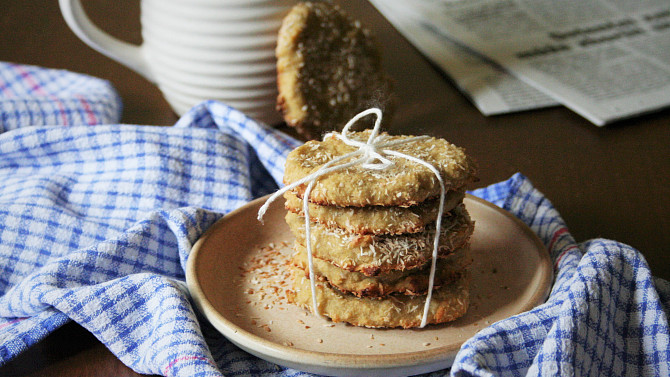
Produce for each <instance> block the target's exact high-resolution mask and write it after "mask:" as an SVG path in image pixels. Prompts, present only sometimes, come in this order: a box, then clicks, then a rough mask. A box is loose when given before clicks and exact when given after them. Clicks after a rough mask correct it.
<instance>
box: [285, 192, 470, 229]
mask: <svg viewBox="0 0 670 377" xmlns="http://www.w3.org/2000/svg"><path fill="white" fill-rule="evenodd" d="M464 196H465V189H459V190H450V191H449V192H447V196H446V198H445V202H444V213H447V212H449V211H451V210H452V209H453V208H454V207H456V206H457V205H458V204H459V203H461V202H462V201H463V197H464ZM284 198H285V199H286V209H287V210H289V211H291V212H293V213H295V214H297V215H300V216H303V211H302V206H303V200H302V199H301V198H299V197H298V196H297V195H296V194H295V193H294V192H291V191H288V192H286V193H285V194H284ZM439 202H440V201H439V199H429V200H426V201H424V202H422V203H419V204H417V205H413V206H410V207H389V206H368V207H340V206H324V205H319V204H315V203H309V217H310V219H312V220H313V221H315V222H318V223H320V224H323V225H325V226H327V227H329V228H340V229H343V230H345V231H347V232H349V233H359V234H402V233H417V232H421V231H423V230H424V229H425V227H426V225H428V224H429V223H433V222H435V220H437V215H438V212H439V210H438V207H439Z"/></svg>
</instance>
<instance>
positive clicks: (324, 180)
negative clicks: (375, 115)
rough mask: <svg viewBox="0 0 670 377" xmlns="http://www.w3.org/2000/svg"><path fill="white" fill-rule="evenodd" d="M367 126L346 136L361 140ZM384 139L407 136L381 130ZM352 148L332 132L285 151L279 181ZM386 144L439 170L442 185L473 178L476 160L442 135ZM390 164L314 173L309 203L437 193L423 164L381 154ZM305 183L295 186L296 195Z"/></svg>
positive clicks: (403, 202) (421, 197) (382, 200)
mask: <svg viewBox="0 0 670 377" xmlns="http://www.w3.org/2000/svg"><path fill="white" fill-rule="evenodd" d="M370 132H371V131H370V130H366V131H362V132H352V133H350V134H349V137H350V139H353V140H357V141H361V142H365V141H367V139H368V138H369V136H370ZM382 135H384V137H385V138H386V141H397V140H405V139H408V138H410V137H411V136H390V135H387V134H382ZM357 149H358V148H356V147H353V146H350V145H347V144H345V143H344V142H343V141H342V140H340V139H339V138H337V137H335V136H330V137H328V138H326V139H325V140H324V141H310V142H307V143H305V144H303V145H302V146H300V147H298V148H296V149H294V150H293V151H291V152H290V153H289V155H288V157H287V160H286V169H285V172H284V183H286V184H291V183H293V182H297V181H299V180H300V179H302V178H304V177H306V176H308V175H309V174H311V173H314V172H316V171H317V170H318V169H320V168H322V167H323V165H324V164H326V163H327V162H329V161H331V160H333V159H334V158H336V157H338V156H343V155H346V154H348V153H350V152H353V151H355V150H357ZM390 149H392V150H394V151H397V152H400V153H403V154H406V155H409V156H412V157H415V158H419V159H421V160H423V161H425V162H427V163H429V164H431V165H432V166H433V167H434V168H435V169H437V171H438V172H439V173H440V175H441V177H442V179H443V181H444V184H445V186H446V189H448V190H459V189H462V188H463V187H464V186H465V185H467V184H468V183H471V182H473V181H475V180H476V176H475V173H476V166H475V164H474V162H473V161H472V160H471V159H470V158H469V157H468V156H467V155H466V154H465V150H464V149H463V148H459V147H457V146H455V145H453V144H451V143H449V142H447V141H446V140H444V139H439V138H434V137H432V138H425V139H419V140H413V141H409V142H407V143H404V144H400V145H395V146H393V147H391V148H390ZM387 157H388V159H389V160H391V161H392V162H393V165H392V166H390V167H388V168H387V169H384V170H373V169H366V168H364V167H362V166H360V165H356V166H352V167H348V168H346V169H341V170H338V171H334V172H331V173H329V174H326V175H324V176H322V177H320V178H319V179H318V180H317V181H316V182H315V184H314V186H313V189H312V191H311V193H310V195H309V200H310V201H311V202H312V203H315V204H320V205H336V206H342V207H363V206H404V207H408V206H412V205H415V204H418V203H421V202H423V201H425V200H427V199H430V198H435V197H439V195H440V192H441V189H440V184H439V181H438V179H437V178H436V177H435V174H434V173H433V172H432V171H431V170H430V169H428V168H427V167H425V166H423V165H421V164H419V163H417V162H414V161H409V160H407V159H404V158H401V157H395V156H387ZM305 189H306V185H304V184H303V185H300V186H298V187H296V188H295V190H294V191H295V193H296V195H298V197H302V196H303V194H304V192H305Z"/></svg>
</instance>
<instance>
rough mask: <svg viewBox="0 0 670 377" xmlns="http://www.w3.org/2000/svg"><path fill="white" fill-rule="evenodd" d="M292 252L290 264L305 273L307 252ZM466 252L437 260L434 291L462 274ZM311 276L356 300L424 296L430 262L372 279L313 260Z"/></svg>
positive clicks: (307, 265) (297, 250)
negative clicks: (360, 298) (412, 268)
mask: <svg viewBox="0 0 670 377" xmlns="http://www.w3.org/2000/svg"><path fill="white" fill-rule="evenodd" d="M295 250H296V253H295V254H294V255H293V257H292V259H291V260H292V263H293V264H295V265H296V266H298V267H300V268H302V269H303V270H305V273H306V274H308V273H309V264H308V262H307V251H306V250H305V247H304V246H302V245H300V244H296V245H295ZM466 252H467V249H461V250H456V251H455V252H453V253H451V254H450V255H448V256H447V257H445V258H440V259H438V261H437V265H436V273H435V281H434V284H435V288H438V287H440V286H442V285H444V284H451V283H452V282H454V281H455V280H456V279H458V278H459V277H460V275H461V274H462V273H464V269H465V266H466V265H467V262H468V261H467V260H466V257H467V253H466ZM312 260H313V265H314V273H315V275H316V277H317V278H318V279H320V280H322V281H325V282H328V283H329V284H330V285H331V286H333V287H335V288H337V289H338V290H339V291H341V292H346V293H351V294H353V295H354V296H357V297H384V296H388V295H390V294H403V295H425V294H426V292H427V291H428V283H429V274H430V262H427V263H426V264H425V265H424V266H422V267H421V268H418V269H414V270H404V271H398V270H392V271H388V272H385V273H381V274H379V275H377V276H375V277H370V276H366V275H364V274H361V273H360V272H352V271H347V270H344V269H341V268H339V267H337V266H335V265H333V264H331V263H329V262H327V261H325V260H322V259H320V258H316V257H313V258H312Z"/></svg>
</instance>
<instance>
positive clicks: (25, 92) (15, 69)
mask: <svg viewBox="0 0 670 377" xmlns="http://www.w3.org/2000/svg"><path fill="white" fill-rule="evenodd" d="M120 119H121V101H120V99H119V96H118V94H117V93H116V91H115V90H114V88H113V87H112V85H111V84H110V83H109V82H107V81H105V80H101V79H98V78H95V77H91V76H86V75H82V74H78V73H73V72H69V71H66V70H63V69H46V68H42V67H36V66H31V65H25V64H16V63H9V62H0V132H5V131H8V130H12V129H15V128H19V127H23V126H43V125H50V126H55V125H61V126H76V125H93V124H114V123H118V122H119V120H120Z"/></svg>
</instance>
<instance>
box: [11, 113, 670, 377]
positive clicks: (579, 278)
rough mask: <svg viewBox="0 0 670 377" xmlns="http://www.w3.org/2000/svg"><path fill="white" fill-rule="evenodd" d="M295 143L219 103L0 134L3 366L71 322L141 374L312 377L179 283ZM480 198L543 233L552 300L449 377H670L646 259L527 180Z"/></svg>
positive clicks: (488, 341)
mask: <svg viewBox="0 0 670 377" xmlns="http://www.w3.org/2000/svg"><path fill="white" fill-rule="evenodd" d="M73 111H75V110H73ZM297 145H298V143H297V142H296V141H295V140H293V139H291V138H290V137H287V136H285V135H283V134H281V133H280V132H277V131H276V130H273V129H271V128H268V127H266V126H263V125H260V124H258V123H256V122H254V121H253V120H251V119H249V118H247V117H246V116H244V115H243V114H241V113H239V112H238V111H236V110H234V109H231V108H230V107H227V106H225V105H224V104H221V103H218V102H205V103H202V104H200V105H198V106H196V107H194V108H193V109H192V110H191V111H189V112H188V113H187V114H186V115H184V116H183V117H182V118H181V119H180V120H179V122H178V123H177V124H176V125H175V126H174V127H148V126H131V125H118V124H116V125H97V126H95V127H61V126H34V127H21V128H18V129H14V130H11V131H7V132H4V133H1V134H0V155H1V156H2V158H0V268H2V272H1V273H0V293H1V294H2V296H0V365H2V364H4V363H6V362H7V361H9V360H11V359H12V358H13V357H15V356H16V355H18V354H19V353H21V352H22V351H24V350H26V349H27V348H28V347H30V346H32V345H34V344H35V343H37V342H38V341H39V340H41V339H43V338H44V337H45V336H46V335H48V334H49V333H51V332H52V331H53V330H55V329H56V328H58V327H59V326H61V325H63V324H64V323H66V322H67V321H70V320H74V321H76V322H77V323H79V324H81V325H82V326H83V327H85V328H86V329H88V330H89V331H90V332H91V333H93V334H94V335H95V336H96V337H97V338H98V339H100V341H101V342H103V343H104V344H105V345H106V346H107V347H108V348H109V349H110V350H111V351H112V352H113V353H114V354H115V355H116V356H118V357H119V359H120V360H121V361H123V362H124V363H125V364H126V365H128V366H130V367H131V368H132V369H134V370H135V371H137V372H139V373H146V374H160V375H166V376H221V375H223V374H225V375H265V376H270V375H272V376H277V375H285V376H289V375H290V376H295V375H306V374H304V373H301V372H298V371H295V370H291V369H286V368H283V367H279V366H277V365H274V364H271V363H269V362H266V361H263V360H259V359H257V358H255V357H254V356H251V355H249V354H247V353H246V352H244V351H241V350H240V349H238V348H237V347H235V346H234V345H232V344H231V343H230V342H229V341H227V340H226V339H225V338H224V337H222V336H221V335H220V334H219V333H218V332H216V330H215V329H213V327H212V326H211V325H209V324H208V323H207V321H205V320H203V318H201V317H199V315H198V313H197V312H195V311H194V310H193V306H192V304H191V302H190V301H189V297H188V294H187V291H186V289H185V285H184V279H185V278H184V267H185V265H186V260H187V258H188V254H189V251H190V249H191V246H192V245H193V243H194V242H195V241H196V240H197V239H198V237H199V236H200V235H201V234H202V233H203V232H204V231H205V230H206V229H207V228H208V227H209V226H210V225H212V224H213V223H214V222H215V221H216V220H218V219H219V218H221V216H223V215H224V214H225V213H227V212H229V211H230V210H232V209H234V208H237V207H239V206H241V205H242V204H244V203H246V202H247V201H249V200H251V199H252V198H255V197H258V196H261V195H263V194H266V193H268V192H271V191H273V190H276V189H277V187H278V182H280V180H281V177H282V175H283V164H284V162H285V157H286V155H287V153H288V152H289V151H290V150H291V149H292V148H294V147H295V146H297ZM474 194H475V195H478V196H480V197H482V198H485V199H487V200H490V201H492V202H494V203H495V204H497V205H499V206H501V207H502V208H505V209H507V210H508V211H510V212H512V213H513V214H514V215H516V216H517V217H519V218H520V219H521V220H522V221H524V222H525V223H526V224H528V225H529V226H530V227H531V228H532V229H533V230H534V231H535V232H536V233H537V234H538V235H539V236H540V238H541V239H542V240H543V241H544V243H545V245H547V248H548V250H549V251H550V253H551V256H552V259H553V260H554V262H555V268H556V283H555V285H554V288H553V290H552V293H551V296H550V298H549V300H548V302H547V303H546V304H544V305H542V306H540V307H538V308H536V309H534V310H532V311H530V312H528V313H524V314H520V315H518V316H515V317H513V318H510V319H506V320H503V321H501V322H498V323H495V324H493V325H491V326H490V327H488V328H485V329H484V330H482V331H481V332H480V333H478V334H477V335H476V336H475V337H474V338H472V339H470V340H468V341H467V342H466V343H465V344H464V345H463V347H462V349H461V351H460V352H459V354H458V355H457V358H456V361H455V363H454V366H453V368H452V369H451V373H452V374H454V375H457V376H462V375H477V376H493V375H510V376H517V375H524V374H531V375H539V374H542V375H573V374H579V375H600V374H609V375H617V376H618V375H630V376H638V375H668V373H669V370H670V368H669V366H670V364H669V362H670V361H669V359H670V357H669V355H670V351H669V345H670V340H669V338H668V322H667V317H666V314H667V313H668V305H669V303H670V285H669V284H668V283H667V282H665V281H662V280H657V279H654V278H653V277H652V275H651V274H650V272H649V268H648V267H647V265H646V263H645V261H644V259H643V258H642V256H641V255H640V253H639V252H638V251H636V250H634V249H632V248H630V247H628V246H626V245H623V244H620V243H617V242H614V241H608V240H592V241H588V242H585V243H581V244H577V243H576V242H575V240H574V239H573V238H572V237H571V235H570V233H569V232H568V230H567V228H566V226H565V224H564V222H563V220H562V219H561V217H560V215H559V214H558V213H557V212H556V210H555V209H554V208H553V207H552V205H551V203H550V202H549V201H548V200H547V199H546V198H545V197H544V196H543V195H542V194H541V193H540V192H538V191H537V190H536V189H534V188H533V186H532V184H531V183H530V181H529V180H528V179H527V178H525V177H524V176H522V175H520V174H517V175H515V176H513V177H512V178H510V179H509V180H507V181H504V182H501V183H498V184H495V185H493V186H490V187H487V188H484V189H480V190H476V191H474ZM0 371H1V369H0ZM447 373H449V371H440V372H436V373H434V375H444V374H447Z"/></svg>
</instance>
